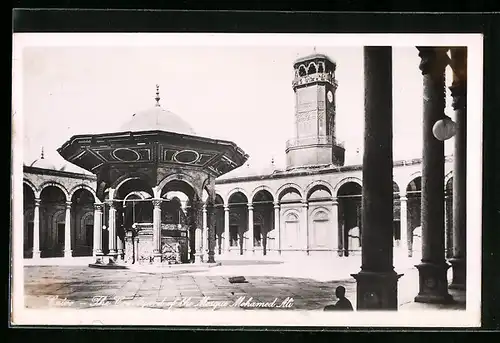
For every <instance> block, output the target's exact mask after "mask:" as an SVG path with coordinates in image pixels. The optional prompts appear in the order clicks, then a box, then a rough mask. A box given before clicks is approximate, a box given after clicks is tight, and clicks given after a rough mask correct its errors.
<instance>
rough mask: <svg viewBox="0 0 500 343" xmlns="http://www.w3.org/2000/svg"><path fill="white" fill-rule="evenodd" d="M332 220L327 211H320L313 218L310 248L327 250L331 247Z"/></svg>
mask: <svg viewBox="0 0 500 343" xmlns="http://www.w3.org/2000/svg"><path fill="white" fill-rule="evenodd" d="M330 231H331V225H330V218H329V215H328V213H327V212H326V211H324V210H319V211H317V212H316V213H315V214H314V216H313V222H312V230H311V231H310V247H311V248H319V249H322V248H323V249H326V248H329V247H330V245H331V244H330V240H331V239H330V237H331V235H330Z"/></svg>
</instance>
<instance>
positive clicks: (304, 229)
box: [300, 201, 309, 255]
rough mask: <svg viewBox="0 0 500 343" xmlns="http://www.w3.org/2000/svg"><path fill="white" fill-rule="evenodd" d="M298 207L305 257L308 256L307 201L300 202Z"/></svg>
mask: <svg viewBox="0 0 500 343" xmlns="http://www.w3.org/2000/svg"><path fill="white" fill-rule="evenodd" d="M300 206H301V210H300V211H301V212H300V216H301V218H300V232H301V234H302V239H301V241H302V243H303V246H304V252H305V253H306V255H309V223H308V216H307V211H308V208H309V205H308V204H307V201H302V202H301V204H300Z"/></svg>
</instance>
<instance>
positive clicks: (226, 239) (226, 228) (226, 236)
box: [224, 205, 231, 252]
mask: <svg viewBox="0 0 500 343" xmlns="http://www.w3.org/2000/svg"><path fill="white" fill-rule="evenodd" d="M230 246H231V240H230V237H229V206H228V205H224V251H226V252H229V247H230Z"/></svg>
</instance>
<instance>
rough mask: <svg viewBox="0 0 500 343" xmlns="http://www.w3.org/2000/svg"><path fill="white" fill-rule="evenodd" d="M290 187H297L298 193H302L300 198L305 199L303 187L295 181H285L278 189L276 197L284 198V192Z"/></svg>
mask: <svg viewBox="0 0 500 343" xmlns="http://www.w3.org/2000/svg"><path fill="white" fill-rule="evenodd" d="M288 188H292V189H295V190H296V191H297V193H299V195H300V198H301V199H303V200H305V198H304V191H303V190H302V187H300V186H299V185H298V184H296V183H294V182H288V183H285V184H283V185H281V187H280V188H278V190H277V191H276V196H275V197H274V199H278V200H280V199H281V198H282V196H281V195H282V193H283V192H284V191H285V190H287V189H288Z"/></svg>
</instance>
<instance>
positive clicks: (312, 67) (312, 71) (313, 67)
mask: <svg viewBox="0 0 500 343" xmlns="http://www.w3.org/2000/svg"><path fill="white" fill-rule="evenodd" d="M308 71H309V75H310V74H316V65H315V64H314V63H311V64H309V70H308Z"/></svg>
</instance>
